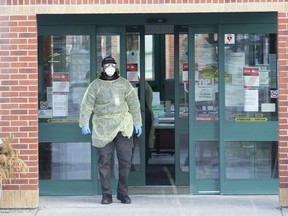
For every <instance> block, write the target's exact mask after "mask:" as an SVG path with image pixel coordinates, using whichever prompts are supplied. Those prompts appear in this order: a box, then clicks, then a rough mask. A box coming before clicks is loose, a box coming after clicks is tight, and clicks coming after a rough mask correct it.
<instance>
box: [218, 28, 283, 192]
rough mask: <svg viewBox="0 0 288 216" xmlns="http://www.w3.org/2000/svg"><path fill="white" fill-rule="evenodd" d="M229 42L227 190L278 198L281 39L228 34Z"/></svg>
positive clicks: (224, 189)
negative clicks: (278, 110)
mask: <svg viewBox="0 0 288 216" xmlns="http://www.w3.org/2000/svg"><path fill="white" fill-rule="evenodd" d="M224 29H225V28H224ZM224 32H225V31H224ZM230 32H231V30H230ZM236 32H239V30H236ZM223 38H224V47H223V53H224V56H223V57H224V66H225V69H224V70H225V75H224V76H223V77H225V78H224V79H225V80H224V82H223V84H225V99H224V102H225V106H224V108H225V110H224V111H225V113H224V115H223V119H222V120H223V128H222V130H223V131H224V133H223V141H222V142H223V144H224V146H225V147H224V148H223V156H224V157H223V158H224V160H223V165H224V166H225V168H224V167H223V172H222V173H223V176H222V178H223V180H222V183H221V191H222V193H226V194H232V193H233V194H237V193H238V194H239V193H240V194H241V193H242V194H245V193H252V192H251V191H253V194H263V193H264V194H273V193H274V194H275V193H277V192H278V189H277V187H278V181H277V175H278V174H277V171H276V169H277V166H278V164H277V161H278V159H277V148H278V142H277V140H278V133H277V131H278V130H277V127H278V125H277V121H278V116H277V113H278V112H277V92H278V83H277V79H278V78H277V63H276V62H277V57H276V55H277V54H276V50H277V48H276V44H277V41H276V40H277V36H276V34H275V33H229V34H226V33H225V34H224V35H223ZM243 134H245V136H243ZM263 188H265V190H263Z"/></svg>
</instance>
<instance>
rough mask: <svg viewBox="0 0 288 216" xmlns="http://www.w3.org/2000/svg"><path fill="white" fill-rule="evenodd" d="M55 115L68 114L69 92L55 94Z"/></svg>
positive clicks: (62, 115) (53, 107) (63, 115)
mask: <svg viewBox="0 0 288 216" xmlns="http://www.w3.org/2000/svg"><path fill="white" fill-rule="evenodd" d="M52 109H53V116H55V117H56V116H57V117H65V116H68V94H53V106H52Z"/></svg>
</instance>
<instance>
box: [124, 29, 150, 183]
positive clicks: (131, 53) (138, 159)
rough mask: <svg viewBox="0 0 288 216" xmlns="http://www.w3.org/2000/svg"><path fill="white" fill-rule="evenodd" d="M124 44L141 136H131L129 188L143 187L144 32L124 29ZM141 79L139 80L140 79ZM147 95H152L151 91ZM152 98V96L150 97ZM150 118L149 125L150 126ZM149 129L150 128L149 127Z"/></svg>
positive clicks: (145, 136) (146, 133)
mask: <svg viewBox="0 0 288 216" xmlns="http://www.w3.org/2000/svg"><path fill="white" fill-rule="evenodd" d="M125 38H126V44H125V48H126V49H125V54H126V55H125V59H126V64H125V68H126V70H125V72H124V74H125V76H126V77H127V79H128V81H130V83H131V84H132V86H133V87H134V89H135V91H136V92H137V94H138V97H139V100H140V105H141V115H142V124H143V125H142V131H143V132H142V135H141V137H140V138H138V137H137V136H136V135H134V136H133V143H134V148H133V157H132V167H131V171H130V174H129V185H130V186H142V185H145V157H147V156H145V151H146V150H147V149H148V148H149V132H150V130H149V128H147V126H148V125H149V124H148V123H147V119H148V118H149V116H148V115H147V116H146V112H145V104H146V100H145V99H146V97H145V95H146V91H148V89H147V88H146V84H147V83H146V82H145V73H144V72H145V59H144V58H145V45H144V30H143V28H142V27H135V28H131V29H130V28H126V35H125ZM140 78H141V79H140ZM147 94H149V95H150V94H151V95H152V91H151V92H148V93H147ZM151 97H152V96H151ZM151 118H152V117H151V116H150V125H151V121H152V120H151ZM150 127H151V126H150Z"/></svg>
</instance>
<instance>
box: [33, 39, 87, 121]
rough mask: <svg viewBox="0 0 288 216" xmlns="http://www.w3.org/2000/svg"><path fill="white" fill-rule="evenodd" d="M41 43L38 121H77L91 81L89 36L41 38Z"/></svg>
mask: <svg viewBox="0 0 288 216" xmlns="http://www.w3.org/2000/svg"><path fill="white" fill-rule="evenodd" d="M39 41H41V42H42V46H41V49H42V50H41V52H40V53H42V54H43V68H42V69H43V70H39V118H42V119H47V118H49V119H52V120H53V118H69V119H77V118H78V116H79V109H80V103H81V98H82V96H83V94H84V92H85V90H86V88H87V86H88V83H89V81H90V37H89V36H87V35H65V36H56V35H49V36H40V38H39ZM40 65H41V64H40ZM42 73H43V74H42Z"/></svg>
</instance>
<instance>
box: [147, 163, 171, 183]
mask: <svg viewBox="0 0 288 216" xmlns="http://www.w3.org/2000/svg"><path fill="white" fill-rule="evenodd" d="M174 183H175V165H174V164H149V165H147V166H146V185H174Z"/></svg>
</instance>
